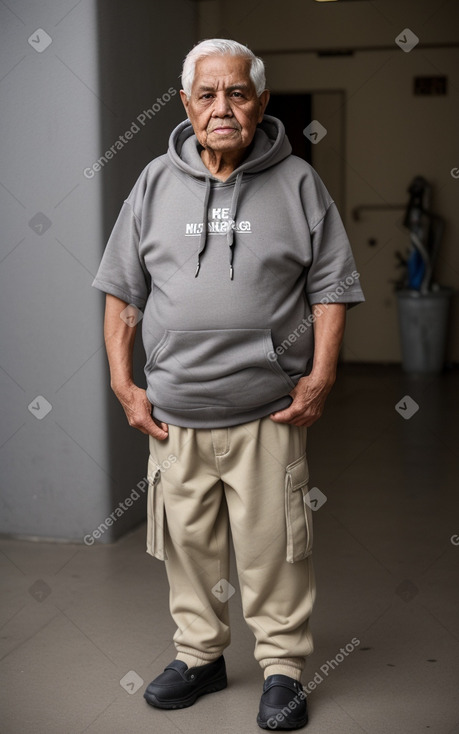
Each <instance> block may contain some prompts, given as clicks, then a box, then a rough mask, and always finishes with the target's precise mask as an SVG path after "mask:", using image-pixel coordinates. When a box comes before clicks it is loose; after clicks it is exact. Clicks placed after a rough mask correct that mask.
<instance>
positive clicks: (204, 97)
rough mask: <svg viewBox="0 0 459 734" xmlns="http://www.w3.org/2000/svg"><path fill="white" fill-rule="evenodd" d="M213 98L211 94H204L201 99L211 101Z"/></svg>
mask: <svg viewBox="0 0 459 734" xmlns="http://www.w3.org/2000/svg"><path fill="white" fill-rule="evenodd" d="M211 97H212V95H211V93H210V92H207V93H206V94H203V95H202V97H201V99H210V98H211Z"/></svg>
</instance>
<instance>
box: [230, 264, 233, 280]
mask: <svg viewBox="0 0 459 734" xmlns="http://www.w3.org/2000/svg"><path fill="white" fill-rule="evenodd" d="M230 280H233V266H231V267H230Z"/></svg>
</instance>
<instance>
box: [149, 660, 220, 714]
mask: <svg viewBox="0 0 459 734" xmlns="http://www.w3.org/2000/svg"><path fill="white" fill-rule="evenodd" d="M226 686H227V680H226V666H225V659H224V657H223V655H220V657H219V658H217V659H216V660H212V662H210V663H207V664H206V665H198V666H197V667H195V668H188V666H187V664H186V663H184V662H183V661H182V660H173V661H172V662H171V663H170V664H169V665H167V666H166V667H165V668H164V672H163V673H160V675H158V677H157V678H155V679H154V680H153V681H152V682H151V683H150V685H149V686H148V687H147V689H146V691H145V693H144V694H143V697H144V698H145V700H146V701H147V702H148V703H149V704H150V705H151V706H156V707H157V708H160V709H183V708H185V707H186V706H192V705H193V704H194V702H195V701H196V699H197V698H198V696H203V695H204V694H205V693H214V691H221V690H223V688H226Z"/></svg>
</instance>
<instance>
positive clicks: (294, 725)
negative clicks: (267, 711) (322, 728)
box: [257, 715, 309, 731]
mask: <svg viewBox="0 0 459 734" xmlns="http://www.w3.org/2000/svg"><path fill="white" fill-rule="evenodd" d="M271 718H273V719H274V720H275V721H276V724H279V725H278V726H269V725H268V721H269V720H270V719H271ZM308 720H309V718H308V715H306V716H305V717H304V719H300V721H295V723H293V722H292V723H291V724H289V723H288V722H287V721H286V722H284V723H283V725H282V726H281V725H280V722H278V721H277V720H276V717H275V716H273V717H269V719H268V720H267V721H263V720H262V719H260V717H259V716H257V724H258V726H259V727H260V728H261V729H270V730H271V731H273V730H274V729H275V730H277V731H292V730H293V729H301V728H302V727H303V726H306V724H307V723H308Z"/></svg>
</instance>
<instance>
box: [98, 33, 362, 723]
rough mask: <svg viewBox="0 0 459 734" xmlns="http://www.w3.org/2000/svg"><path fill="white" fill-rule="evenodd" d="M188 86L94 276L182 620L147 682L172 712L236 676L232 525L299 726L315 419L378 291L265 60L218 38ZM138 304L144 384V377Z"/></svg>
mask: <svg viewBox="0 0 459 734" xmlns="http://www.w3.org/2000/svg"><path fill="white" fill-rule="evenodd" d="M182 84H183V90H182V91H181V92H180V94H181V98H182V102H183V104H184V107H185V110H186V113H187V117H188V119H187V120H186V121H184V122H182V123H181V124H179V125H178V127H176V128H175V130H174V131H173V132H172V135H171V137H170V142H169V150H168V153H167V155H163V156H160V157H159V158H157V159H155V160H153V161H151V162H150V163H149V164H148V165H147V166H146V168H145V169H144V170H143V172H142V173H141V175H140V177H139V179H138V180H137V182H136V184H135V186H134V188H133V189H132V191H131V193H130V195H129V197H128V198H127V199H126V201H125V202H124V204H123V207H122V210H121V213H120V215H119V217H118V220H117V222H116V224H115V227H114V229H113V232H112V235H111V237H110V240H109V242H108V244H107V248H106V251H105V253H104V256H103V259H102V262H101V265H100V268H99V270H98V273H97V276H96V278H95V280H94V283H93V285H94V286H96V287H97V288H99V289H100V290H102V291H103V292H105V293H106V294H107V296H106V315H105V341H106V348H107V354H108V359H109V364H110V373H111V387H112V389H113V390H114V392H115V394H116V396H117V397H118V399H119V400H120V402H121V404H122V406H123V408H124V410H125V412H126V415H127V418H128V421H129V424H130V425H131V426H133V427H134V428H137V429H139V430H140V431H142V432H143V433H146V434H148V435H149V448H150V455H149V461H148V476H149V480H150V485H149V492H148V524H147V552H148V553H150V554H151V555H153V556H155V557H156V558H158V559H161V560H163V561H164V562H165V565H166V571H167V576H168V581H169V584H170V609H171V615H172V617H173V619H174V621H175V623H176V624H177V630H176V632H175V634H174V637H173V641H174V644H175V647H176V651H177V654H176V658H175V659H174V660H173V661H172V662H171V663H170V664H169V665H168V666H167V667H166V668H165V669H164V671H163V672H162V673H161V674H159V675H158V676H157V677H156V678H155V679H154V680H153V681H152V683H150V685H149V686H148V687H147V689H146V691H145V694H144V696H145V698H146V700H147V701H148V703H149V704H151V705H152V706H156V707H158V708H164V709H174V708H182V707H185V706H191V705H192V704H193V703H194V702H195V701H196V699H197V698H198V696H202V695H203V694H206V693H211V692H214V691H220V690H222V689H223V688H225V687H226V685H227V679H226V669H225V661H224V657H223V651H224V649H225V648H226V647H227V646H228V645H229V644H230V624H229V610H228V602H229V599H230V598H231V596H232V595H233V594H234V593H235V589H234V587H233V586H232V585H231V584H230V582H229V580H228V579H229V530H230V529H231V535H232V539H233V546H234V551H235V557H236V563H237V573H238V579H239V586H240V592H241V599H242V609H243V613H244V618H245V620H246V622H247V624H248V625H249V627H250V629H251V630H252V631H253V633H254V636H255V651H254V655H255V659H256V660H257V661H258V663H259V664H260V666H261V668H262V669H263V671H264V679H265V680H264V685H263V692H262V696H261V701H260V708H259V712H258V716H257V722H258V724H259V726H260V727H262V728H265V729H266V728H271V729H273V728H278V729H298V728H300V727H302V726H304V725H305V724H306V723H307V720H308V713H307V706H306V696H305V693H304V690H303V687H302V685H301V683H300V680H301V672H302V670H303V668H304V665H305V660H306V657H307V656H308V655H309V654H310V653H311V651H312V649H313V647H312V639H311V632H310V629H309V618H310V615H311V610H312V607H313V603H314V598H315V583H314V573H313V567H312V561H311V551H312V521H311V510H310V506H309V503H308V496H307V493H308V465H307V458H306V431H307V427H308V426H310V425H312V424H313V423H314V421H316V420H317V419H318V418H319V417H320V415H321V414H322V411H323V407H324V402H325V399H326V396H327V394H328V393H329V391H330V389H331V387H332V385H333V383H334V380H335V376H336V366H337V360H338V352H339V348H340V344H341V341H342V336H343V330H344V323H345V311H346V308H347V307H348V306H349V305H352V304H355V303H357V302H359V301H363V300H364V298H363V294H362V291H361V289H360V286H359V282H358V273H357V271H356V269H355V263H354V260H353V257H352V253H351V249H350V246H349V242H348V239H347V237H346V234H345V231H344V229H343V225H342V222H341V219H340V217H339V214H338V212H337V210H336V207H335V204H334V203H333V201H332V199H331V197H330V195H329V194H328V192H327V190H326V188H325V186H324V185H323V183H322V181H321V180H320V178H319V177H318V175H317V173H316V172H315V171H314V170H313V169H312V168H311V166H310V165H308V164H307V163H306V162H305V161H303V160H300V159H299V158H297V157H295V156H292V155H291V147H290V144H289V142H288V140H287V138H286V136H285V132H284V128H283V125H282V123H281V122H280V121H279V120H277V119H276V118H274V117H271V116H268V115H265V114H264V113H265V109H266V105H267V103H268V99H269V92H268V91H267V90H266V88H265V75H264V67H263V62H262V61H261V60H260V59H257V58H256V57H255V56H254V55H253V53H252V52H251V51H250V50H249V49H248V48H247V47H245V46H242V45H241V44H239V43H236V42H235V41H230V40H222V39H213V40H207V41H203V42H201V43H200V44H198V45H197V46H195V47H194V48H193V49H192V50H191V51H190V53H189V54H188V56H187V58H186V59H185V63H184V66H183V72H182ZM138 309H140V310H143V321H142V336H143V343H144V347H145V352H146V357H147V361H146V364H145V375H146V383H147V389H146V391H145V390H143V389H142V388H140V387H138V386H136V385H135V384H134V382H133V377H132V347H133V341H134V335H135V323H137V321H138V315H139V311H138ZM130 312H131V315H132V316H133V318H132V319H130V318H126V315H129V313H130ZM120 317H121V318H120ZM133 324H134V326H133Z"/></svg>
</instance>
